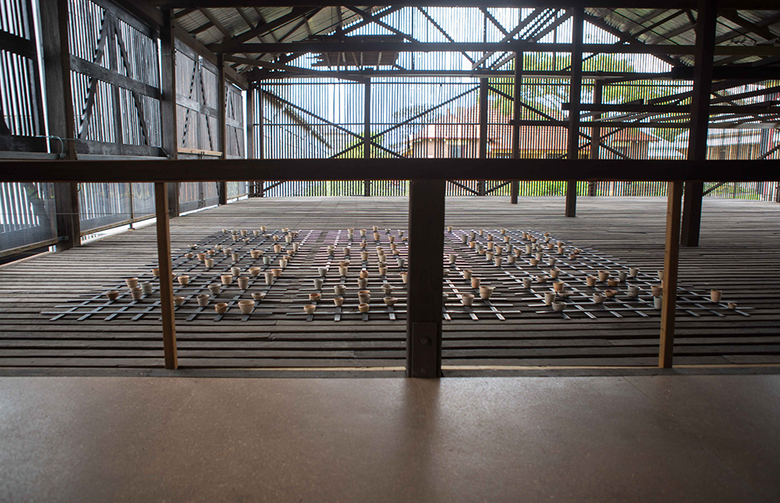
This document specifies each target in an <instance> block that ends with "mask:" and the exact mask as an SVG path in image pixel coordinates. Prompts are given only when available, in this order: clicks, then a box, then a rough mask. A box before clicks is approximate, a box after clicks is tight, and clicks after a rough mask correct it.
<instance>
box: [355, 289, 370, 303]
mask: <svg viewBox="0 0 780 503" xmlns="http://www.w3.org/2000/svg"><path fill="white" fill-rule="evenodd" d="M358 299H359V300H360V302H361V303H362V304H368V301H370V300H371V292H369V291H368V290H360V291H359V292H358Z"/></svg>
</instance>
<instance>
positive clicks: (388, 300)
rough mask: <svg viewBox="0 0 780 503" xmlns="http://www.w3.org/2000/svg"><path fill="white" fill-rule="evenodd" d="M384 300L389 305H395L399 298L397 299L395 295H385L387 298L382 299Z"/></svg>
mask: <svg viewBox="0 0 780 503" xmlns="http://www.w3.org/2000/svg"><path fill="white" fill-rule="evenodd" d="M382 300H383V301H384V302H385V304H386V305H388V306H389V307H393V306H394V305H395V303H396V302H398V299H396V298H395V297H385V298H384V299H382Z"/></svg>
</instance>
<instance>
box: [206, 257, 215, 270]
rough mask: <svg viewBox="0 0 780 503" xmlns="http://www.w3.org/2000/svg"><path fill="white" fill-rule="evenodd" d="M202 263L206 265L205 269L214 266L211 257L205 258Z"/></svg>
mask: <svg viewBox="0 0 780 503" xmlns="http://www.w3.org/2000/svg"><path fill="white" fill-rule="evenodd" d="M203 265H204V266H206V269H211V268H212V267H214V259H213V258H207V259H206V260H204V261H203Z"/></svg>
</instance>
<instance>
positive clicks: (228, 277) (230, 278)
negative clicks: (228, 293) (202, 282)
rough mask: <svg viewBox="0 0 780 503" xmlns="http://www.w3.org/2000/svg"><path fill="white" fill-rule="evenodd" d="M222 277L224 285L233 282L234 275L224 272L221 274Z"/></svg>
mask: <svg viewBox="0 0 780 503" xmlns="http://www.w3.org/2000/svg"><path fill="white" fill-rule="evenodd" d="M220 279H221V280H222V284H223V285H229V284H230V283H232V282H233V275H232V274H223V275H222V276H220Z"/></svg>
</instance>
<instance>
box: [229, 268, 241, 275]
mask: <svg viewBox="0 0 780 503" xmlns="http://www.w3.org/2000/svg"><path fill="white" fill-rule="evenodd" d="M230 274H232V275H233V276H238V275H240V274H241V268H240V267H231V268H230Z"/></svg>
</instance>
